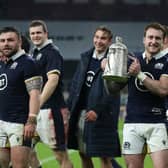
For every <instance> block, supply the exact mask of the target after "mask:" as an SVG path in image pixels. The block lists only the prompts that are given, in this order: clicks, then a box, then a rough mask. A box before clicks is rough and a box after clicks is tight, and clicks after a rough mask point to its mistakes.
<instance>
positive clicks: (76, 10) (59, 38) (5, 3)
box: [0, 0, 168, 168]
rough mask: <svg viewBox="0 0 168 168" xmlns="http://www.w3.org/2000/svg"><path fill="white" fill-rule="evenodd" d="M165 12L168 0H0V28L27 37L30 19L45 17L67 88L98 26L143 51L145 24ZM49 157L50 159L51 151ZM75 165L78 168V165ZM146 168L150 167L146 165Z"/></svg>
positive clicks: (167, 21) (42, 151)
mask: <svg viewBox="0 0 168 168" xmlns="http://www.w3.org/2000/svg"><path fill="white" fill-rule="evenodd" d="M167 11H168V0H0V27H2V26H11V25H14V26H16V27H17V28H18V29H20V31H21V32H22V34H24V35H26V36H27V37H28V25H29V23H30V21H31V20H34V19H43V20H45V21H46V23H47V25H48V30H49V36H50V37H51V38H52V39H53V41H54V42H55V44H56V45H57V46H58V47H59V48H60V50H61V53H62V55H63V57H64V59H65V74H64V81H65V89H66V88H67V87H68V84H69V83H70V81H71V78H72V75H73V73H74V70H75V68H76V64H77V62H78V61H79V58H80V57H79V55H80V53H81V52H83V51H85V50H87V49H88V48H90V47H91V46H92V35H93V33H94V30H95V28H96V27H97V26H99V25H107V26H108V27H110V28H111V30H112V32H113V34H114V37H115V36H116V35H119V36H121V37H123V41H124V43H125V44H126V45H127V47H128V49H129V51H137V50H138V51H139V50H143V44H142V37H143V29H144V26H145V25H146V24H147V23H150V22H160V23H162V24H165V25H168V19H167V15H166V13H167ZM126 99H127V94H126V90H124V91H123V93H122V97H121V103H122V107H124V105H125V103H126ZM122 111H124V108H122ZM121 123H122V121H121V122H120V124H121ZM121 131H122V127H120V132H121ZM121 136H122V135H121ZM37 148H38V147H37ZM46 150H47V149H45V147H44V148H41V147H40V148H38V151H39V154H41V155H42V156H40V157H42V160H45V159H47V158H46V156H44V158H43V154H46V155H47V156H49V154H48V153H47V152H46ZM72 157H73V155H72ZM49 158H51V161H53V159H52V154H51V156H50V157H49ZM74 158H76V155H75V157H74ZM72 159H73V158H72ZM73 160H74V159H73ZM46 162H47V163H46V166H44V167H46V168H52V167H55V166H53V165H51V162H50V161H49V164H48V161H46ZM74 162H75V161H74ZM78 162H79V161H78ZM120 162H123V160H122V159H121V160H120ZM148 162H150V161H148ZM54 164H56V163H55V162H54ZM44 165H45V163H44ZM76 168H79V165H78V164H77V166H76ZM97 168H98V166H97ZM146 168H152V166H151V165H148V164H147V167H146Z"/></svg>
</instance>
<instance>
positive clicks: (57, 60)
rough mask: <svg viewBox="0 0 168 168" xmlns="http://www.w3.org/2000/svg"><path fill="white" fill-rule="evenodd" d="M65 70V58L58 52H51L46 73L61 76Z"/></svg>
mask: <svg viewBox="0 0 168 168" xmlns="http://www.w3.org/2000/svg"><path fill="white" fill-rule="evenodd" d="M62 68H63V58H62V56H61V55H60V53H59V52H58V51H54V50H50V51H49V53H48V56H47V63H46V72H47V74H50V73H57V74H58V75H60V74H61V73H62Z"/></svg>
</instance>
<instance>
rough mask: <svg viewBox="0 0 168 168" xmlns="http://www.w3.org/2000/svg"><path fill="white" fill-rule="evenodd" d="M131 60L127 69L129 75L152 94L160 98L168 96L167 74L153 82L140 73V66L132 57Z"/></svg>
mask: <svg viewBox="0 0 168 168" xmlns="http://www.w3.org/2000/svg"><path fill="white" fill-rule="evenodd" d="M131 59H132V60H133V62H132V64H131V65H130V67H129V74H130V75H132V76H135V77H137V78H138V79H139V80H140V81H141V82H142V83H143V85H144V86H145V87H146V88H148V90H149V91H151V92H152V93H154V94H157V95H158V96H161V97H164V96H166V95H168V87H167V86H168V74H163V75H161V77H160V79H159V80H153V79H151V78H149V77H148V76H147V75H146V74H145V73H143V72H142V71H141V65H140V63H139V60H138V59H136V58H133V57H132V58H131Z"/></svg>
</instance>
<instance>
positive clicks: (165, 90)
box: [143, 75, 168, 97]
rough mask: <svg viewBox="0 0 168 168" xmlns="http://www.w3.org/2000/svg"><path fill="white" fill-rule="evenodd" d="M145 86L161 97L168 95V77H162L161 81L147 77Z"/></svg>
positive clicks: (144, 82)
mask: <svg viewBox="0 0 168 168" xmlns="http://www.w3.org/2000/svg"><path fill="white" fill-rule="evenodd" d="M143 84H144V86H146V88H148V90H150V91H151V92H152V93H154V94H157V95H159V96H161V97H164V96H166V95H168V76H164V75H162V76H161V77H160V79H159V80H153V79H151V78H149V77H146V78H145V79H144V81H143Z"/></svg>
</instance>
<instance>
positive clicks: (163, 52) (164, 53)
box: [142, 48, 168, 60]
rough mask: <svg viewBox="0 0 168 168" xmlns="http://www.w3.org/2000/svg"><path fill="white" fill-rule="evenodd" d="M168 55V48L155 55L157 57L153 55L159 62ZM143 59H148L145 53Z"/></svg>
mask: <svg viewBox="0 0 168 168" xmlns="http://www.w3.org/2000/svg"><path fill="white" fill-rule="evenodd" d="M166 54H168V48H166V49H164V50H162V51H160V52H159V53H157V54H155V55H153V57H152V58H155V60H157V59H159V58H162V57H164V56H165V55H166ZM142 57H143V59H145V58H146V55H145V52H143V54H142Z"/></svg>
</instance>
